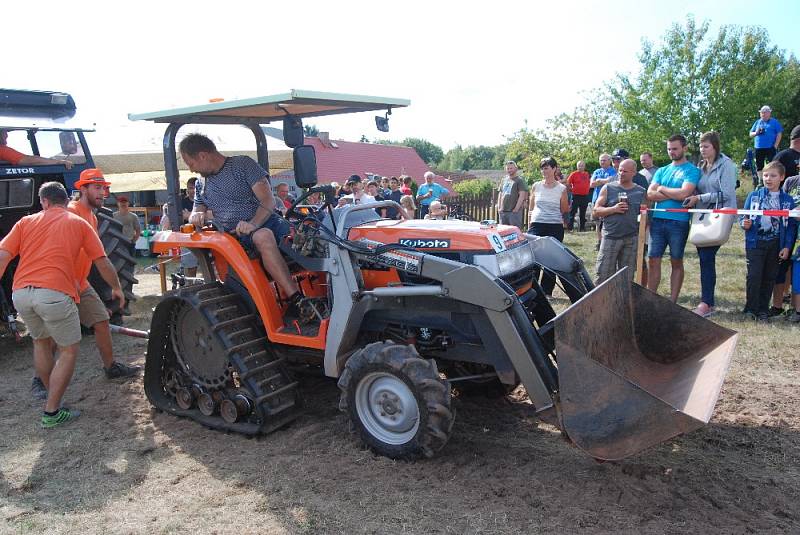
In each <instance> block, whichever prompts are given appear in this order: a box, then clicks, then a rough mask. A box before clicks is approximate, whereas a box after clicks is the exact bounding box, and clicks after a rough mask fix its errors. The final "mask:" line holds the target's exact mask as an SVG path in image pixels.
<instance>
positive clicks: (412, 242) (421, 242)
mask: <svg viewBox="0 0 800 535" xmlns="http://www.w3.org/2000/svg"><path fill="white" fill-rule="evenodd" d="M398 241H399V243H400V245H405V246H406V247H411V248H413V249H449V248H450V240H441V239H436V238H430V239H429V238H400V240H398Z"/></svg>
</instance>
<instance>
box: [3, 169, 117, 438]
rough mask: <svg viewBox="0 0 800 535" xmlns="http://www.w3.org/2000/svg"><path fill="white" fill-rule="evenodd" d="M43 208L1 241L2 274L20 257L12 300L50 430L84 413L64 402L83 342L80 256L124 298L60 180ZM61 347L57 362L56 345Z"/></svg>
mask: <svg viewBox="0 0 800 535" xmlns="http://www.w3.org/2000/svg"><path fill="white" fill-rule="evenodd" d="M39 201H40V203H41V205H42V211H41V212H39V213H36V214H33V215H29V216H26V217H23V218H22V219H20V220H19V221H17V223H16V224H15V225H14V227H13V228H12V229H11V232H9V233H8V234H7V235H6V237H5V238H3V240H2V241H0V276H2V274H3V273H5V270H6V268H7V267H8V264H9V262H11V260H12V259H13V258H14V257H16V256H17V255H19V257H20V259H19V265H18V266H17V270H16V272H15V273H14V283H13V286H12V290H13V293H12V296H11V298H12V300H13V301H14V307H15V308H16V309H17V312H18V313H19V315H20V316H21V317H22V319H23V320H24V321H25V325H26V326H27V327H28V331H29V332H30V334H31V338H33V361H34V365H35V367H36V372H37V375H38V376H39V377H41V378H42V381H43V382H44V385H45V387H47V391H48V396H47V401H46V402H45V407H44V413H43V414H42V427H45V428H50V427H56V426H58V425H61V424H64V423H67V422H69V421H70V420H73V419H75V418H77V417H78V416H79V415H80V412H79V411H73V410H69V409H67V408H65V407H62V406H61V398H62V397H63V395H64V391H65V390H66V389H67V386H68V385H69V381H70V379H71V378H72V372H73V371H74V369H75V360H76V359H77V356H78V351H79V342H80V340H81V328H80V320H79V316H78V307H77V305H76V303H78V302H80V294H79V290H78V287H77V285H76V283H75V281H76V280H77V278H78V277H77V275H76V272H75V266H74V264H75V258H77V257H78V254H79V253H80V252H81V251H83V252H85V254H86V256H87V258H89V259H90V260H91V261H92V262H93V263H94V265H95V266H97V269H98V271H99V272H100V275H101V276H102V277H103V279H104V280H105V281H106V282H107V283H108V284H109V286H111V294H112V296H114V297H115V298H117V299H119V300H120V302H121V303H123V304H124V302H125V295H124V294H123V292H122V288H121V287H120V283H119V279H118V278H117V273H116V271H114V266H113V265H112V264H111V261H110V260H108V258H107V257H106V255H105V251H104V250H103V244H102V243H101V242H100V238H98V237H97V233H96V232H95V231H94V230H93V229H92V227H91V226H90V225H89V224H88V223H87V222H86V221H84V220H83V219H81V218H80V217H78V216H76V215H75V214H72V213H70V212H69V211H67V209H66V204H67V191H66V190H65V189H64V186H62V185H61V184H60V183H58V182H46V183H44V184H42V187H41V188H39ZM53 343H55V344H56V346H57V347H58V354H59V356H58V360H57V361H55V363H54V362H53V353H52V344H53Z"/></svg>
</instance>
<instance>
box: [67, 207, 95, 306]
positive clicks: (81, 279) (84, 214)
mask: <svg viewBox="0 0 800 535" xmlns="http://www.w3.org/2000/svg"><path fill="white" fill-rule="evenodd" d="M67 209H68V210H69V211H70V212H72V213H73V214H75V215H77V216H80V217H81V219H83V220H84V221H86V222H87V223H89V224H90V225H91V226H92V228H93V229H94V231H95V232H97V216H96V215H94V211H93V210H92V209H91V208H89V207H88V206H84V204H83V203H82V202H80V201H70V203H69V205H68V206H67ZM91 270H92V261H91V260H89V257H88V256H86V253H85V252H83V249H81V252H80V253H78V258H77V259H76V260H75V275H77V276H78V278H77V279H76V282H77V283H78V289H79V290H80V291H81V292H83V291H84V290H85V289H86V288H88V287H89V281H88V280H87V277H88V276H89V272H90V271H91Z"/></svg>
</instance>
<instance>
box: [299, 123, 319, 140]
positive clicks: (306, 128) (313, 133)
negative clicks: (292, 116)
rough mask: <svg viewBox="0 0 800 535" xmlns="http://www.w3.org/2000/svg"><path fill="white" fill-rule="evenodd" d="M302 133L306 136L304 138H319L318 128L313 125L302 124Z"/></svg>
mask: <svg viewBox="0 0 800 535" xmlns="http://www.w3.org/2000/svg"><path fill="white" fill-rule="evenodd" d="M303 133H304V134H305V135H306V137H317V136H319V128H317V127H316V126H315V125H313V124H304V125H303Z"/></svg>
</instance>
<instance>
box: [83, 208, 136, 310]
mask: <svg viewBox="0 0 800 535" xmlns="http://www.w3.org/2000/svg"><path fill="white" fill-rule="evenodd" d="M97 233H98V234H99V235H100V241H101V242H103V249H104V250H105V252H106V256H108V259H109V260H110V261H111V264H113V266H114V270H115V271H116V272H117V276H118V277H119V282H120V285H121V286H122V291H123V293H124V294H125V300H126V301H127V302H128V303H130V302H131V301H135V300H136V296H135V295H134V294H133V285H134V284H138V283H139V281H138V280H136V277H134V275H133V273H134V268H135V267H136V259H135V258H133V257H132V256H131V254H130V252H129V250H128V247H129V245H130V243H131V241H130V240H129V239H127V238H126V237H125V236H124V235H123V234H122V223H120V222H119V221H117V220H116V219H114V213H113V212H112V211H111V210H109V209H108V208H99V209H98V210H97ZM89 284H91V285H92V287H93V288H94V289H95V291H96V292H97V295H99V296H100V299H102V300H103V303H104V304H105V305H106V308H108V309H109V310H111V312H112V314H128V313H129V311H128V304H127V303H126V305H125V308H124V309H122V310H120V308H119V305H118V304H117V303H116V302H115V301H112V300H111V287H110V286H109V285H108V284H106V281H104V280H103V277H101V276H100V272H99V271H97V268H96V267H94V266H92V271H91V272H90V273H89Z"/></svg>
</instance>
